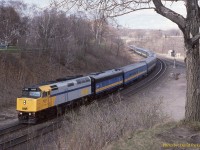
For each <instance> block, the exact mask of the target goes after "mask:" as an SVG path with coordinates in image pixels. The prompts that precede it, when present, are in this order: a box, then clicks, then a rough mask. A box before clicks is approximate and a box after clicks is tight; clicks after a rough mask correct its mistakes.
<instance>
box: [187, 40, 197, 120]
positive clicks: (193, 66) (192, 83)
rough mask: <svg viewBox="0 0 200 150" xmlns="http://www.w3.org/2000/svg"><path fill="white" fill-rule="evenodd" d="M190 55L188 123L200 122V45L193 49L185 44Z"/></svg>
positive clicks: (188, 64) (188, 60)
mask: <svg viewBox="0 0 200 150" xmlns="http://www.w3.org/2000/svg"><path fill="white" fill-rule="evenodd" d="M185 44H186V48H187V49H188V51H189V53H188V54H187V57H186V67H187V71H186V78H187V92H186V97H187V100H186V107H185V110H186V111H185V119H186V120H187V121H200V61H199V44H198V43H197V44H196V45H195V46H194V47H191V45H190V44H189V43H185Z"/></svg>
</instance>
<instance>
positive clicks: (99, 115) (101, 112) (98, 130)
mask: <svg viewBox="0 0 200 150" xmlns="http://www.w3.org/2000/svg"><path fill="white" fill-rule="evenodd" d="M161 105H162V102H160V101H153V100H150V99H148V100H145V102H144V101H141V99H140V98H138V99H134V100H133V101H132V100H131V99H130V100H129V101H127V100H125V101H123V100H122V98H121V97H120V95H116V96H111V97H110V98H109V99H106V100H105V101H104V102H103V103H98V102H94V103H93V104H91V105H89V106H82V107H81V108H80V109H79V110H77V111H73V112H70V113H67V114H66V116H65V117H66V119H65V121H64V123H63V126H62V128H61V130H60V131H59V133H58V135H59V136H58V139H57V141H56V142H55V143H57V145H59V148H61V149H62V148H63V149H68V150H76V149H81V150H94V149H95V150H100V149H105V148H106V147H107V146H108V145H110V144H111V143H112V142H113V141H117V140H119V139H120V138H121V137H127V138H128V139H132V137H133V135H132V133H135V132H137V135H138V136H137V138H138V139H140V140H141V141H140V142H139V140H138V142H139V143H138V146H140V145H152V146H154V145H155V144H154V143H155V142H157V141H153V140H152V141H151V139H152V138H151V135H152V132H154V131H153V130H152V131H149V133H148V134H149V136H145V133H143V132H142V131H144V130H146V129H151V128H153V127H154V126H155V125H156V124H160V123H162V122H164V121H165V119H166V118H167V116H165V115H164V114H163V113H162V112H161ZM140 131H141V132H140ZM144 137H146V138H147V139H146V140H147V143H145V140H142V139H143V138H144ZM148 142H150V144H148ZM123 143H124V142H123ZM127 144H128V146H127V147H131V146H130V145H131V143H129V141H127ZM122 145H123V144H122ZM116 148H120V146H118V145H117V146H116ZM152 148H153V147H152ZM130 149H131V148H130Z"/></svg>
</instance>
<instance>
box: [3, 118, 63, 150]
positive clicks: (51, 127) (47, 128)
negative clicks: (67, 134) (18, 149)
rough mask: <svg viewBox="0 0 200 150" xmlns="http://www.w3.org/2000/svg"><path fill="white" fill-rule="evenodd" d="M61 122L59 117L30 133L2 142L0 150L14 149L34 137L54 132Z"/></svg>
mask: <svg viewBox="0 0 200 150" xmlns="http://www.w3.org/2000/svg"><path fill="white" fill-rule="evenodd" d="M61 121H62V119H61V117H60V118H58V119H55V120H54V121H51V122H50V123H49V124H48V125H43V126H42V127H39V128H37V129H33V130H32V131H30V132H26V133H24V134H23V135H18V136H16V137H13V138H9V139H7V140H4V141H3V142H0V150H6V149H11V148H14V147H15V146H17V145H20V144H22V143H25V142H28V141H30V140H32V139H34V138H36V137H39V136H42V135H45V134H47V133H49V132H52V131H55V130H57V129H59V128H60V127H61Z"/></svg>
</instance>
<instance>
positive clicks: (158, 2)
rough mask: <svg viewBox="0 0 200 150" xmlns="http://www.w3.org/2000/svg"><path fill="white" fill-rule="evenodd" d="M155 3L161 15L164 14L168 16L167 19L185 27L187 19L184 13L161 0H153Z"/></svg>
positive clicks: (182, 27)
mask: <svg viewBox="0 0 200 150" xmlns="http://www.w3.org/2000/svg"><path fill="white" fill-rule="evenodd" d="M153 3H154V5H155V7H156V9H155V10H156V12H157V13H159V14H160V15H162V16H164V17H166V18H167V19H170V20H171V21H173V22H174V23H176V24H177V25H178V26H179V27H180V28H181V29H182V30H183V29H184V28H185V26H186V20H185V18H184V17H183V16H182V15H180V14H178V13H176V12H174V11H172V10H170V9H169V8H167V7H165V6H164V5H163V4H162V2H161V0H153Z"/></svg>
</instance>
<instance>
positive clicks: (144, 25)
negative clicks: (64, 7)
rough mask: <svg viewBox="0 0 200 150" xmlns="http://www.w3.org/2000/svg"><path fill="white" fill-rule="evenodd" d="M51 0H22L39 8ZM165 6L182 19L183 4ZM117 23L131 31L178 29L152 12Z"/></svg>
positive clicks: (138, 13) (46, 5)
mask: <svg viewBox="0 0 200 150" xmlns="http://www.w3.org/2000/svg"><path fill="white" fill-rule="evenodd" d="M50 1H51V0H37V1H34V0H24V2H25V3H29V4H36V5H38V6H39V7H40V8H46V7H48V6H49V3H50ZM166 6H167V7H168V8H170V9H172V10H174V11H176V12H178V13H180V14H182V15H183V16H184V17H185V15H186V10H185V6H184V3H183V2H174V3H173V4H172V3H171V2H167V3H166ZM117 20H118V23H119V24H120V25H122V26H124V27H128V28H133V29H162V30H166V29H174V28H178V27H177V25H176V24H174V23H173V22H171V21H169V20H168V19H166V18H164V17H162V16H160V15H158V14H157V13H156V12H155V11H154V10H140V11H136V12H133V13H131V14H126V15H124V16H120V17H118V18H117Z"/></svg>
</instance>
